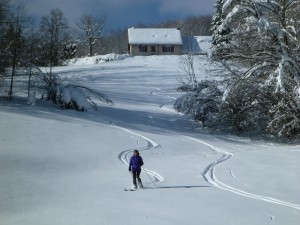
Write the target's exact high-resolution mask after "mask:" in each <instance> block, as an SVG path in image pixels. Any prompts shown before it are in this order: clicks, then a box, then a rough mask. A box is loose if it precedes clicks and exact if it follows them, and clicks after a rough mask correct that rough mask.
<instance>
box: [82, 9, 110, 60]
mask: <svg viewBox="0 0 300 225" xmlns="http://www.w3.org/2000/svg"><path fill="white" fill-rule="evenodd" d="M104 25H105V17H100V18H96V17H94V16H92V15H88V14H83V15H82V16H81V17H80V19H79V22H77V26H78V28H79V29H80V30H82V31H83V32H84V37H83V42H84V43H85V45H86V46H88V49H89V55H90V56H92V55H93V46H94V44H95V43H96V42H97V41H98V40H99V39H101V38H102V36H103V29H104Z"/></svg>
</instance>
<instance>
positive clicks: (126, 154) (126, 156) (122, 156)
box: [112, 124, 165, 183]
mask: <svg viewBox="0 0 300 225" xmlns="http://www.w3.org/2000/svg"><path fill="white" fill-rule="evenodd" d="M112 126H113V127H115V128H117V129H120V130H123V131H125V132H127V133H129V134H131V135H134V136H137V137H140V138H142V139H144V140H145V141H146V142H147V146H145V147H142V148H135V149H137V150H139V151H149V150H154V149H156V148H159V147H160V145H159V144H157V143H156V142H154V141H152V140H151V139H149V138H147V137H145V136H143V135H141V134H138V133H135V132H133V131H131V130H128V129H126V128H124V127H119V126H116V125H113V124H112ZM135 149H128V150H124V151H122V152H120V153H119V155H118V158H119V160H120V161H122V162H123V163H124V164H126V165H127V166H129V160H130V157H131V153H132V152H133V151H134V150H135ZM142 171H144V172H146V173H148V174H149V175H151V176H153V177H154V178H155V180H154V181H155V182H157V183H162V182H163V181H165V178H164V177H163V176H161V175H160V174H158V173H157V172H155V171H152V170H148V169H144V168H143V170H142Z"/></svg>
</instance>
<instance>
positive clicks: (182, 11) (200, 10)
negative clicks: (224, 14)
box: [160, 0, 214, 15]
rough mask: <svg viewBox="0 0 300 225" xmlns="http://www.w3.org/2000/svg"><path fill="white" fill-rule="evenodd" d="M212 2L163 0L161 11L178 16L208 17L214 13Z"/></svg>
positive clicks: (204, 0) (202, 0)
mask: <svg viewBox="0 0 300 225" xmlns="http://www.w3.org/2000/svg"><path fill="white" fill-rule="evenodd" d="M213 4H214V1H212V0H185V1H174V0H163V2H162V4H161V7H160V11H161V12H162V13H173V14H178V15H189V14H190V15H201V14H202V15H208V14H212V13H213Z"/></svg>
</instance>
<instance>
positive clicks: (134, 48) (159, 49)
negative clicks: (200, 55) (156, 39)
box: [129, 45, 182, 56]
mask: <svg viewBox="0 0 300 225" xmlns="http://www.w3.org/2000/svg"><path fill="white" fill-rule="evenodd" d="M151 46H155V50H156V51H155V52H151ZM173 46H174V52H163V45H147V52H140V49H139V45H130V47H129V50H130V54H131V55H133V56H139V55H141V56H149V55H180V54H181V50H182V46H181V45H173Z"/></svg>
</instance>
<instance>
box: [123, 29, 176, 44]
mask: <svg viewBox="0 0 300 225" xmlns="http://www.w3.org/2000/svg"><path fill="white" fill-rule="evenodd" d="M128 38H129V44H172V45H182V39H181V33H180V30H178V29H175V28H129V29H128Z"/></svg>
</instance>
